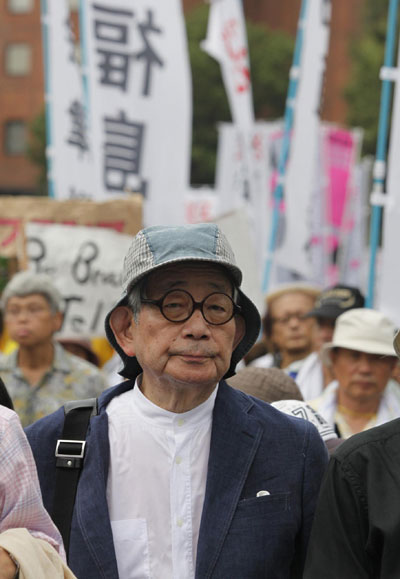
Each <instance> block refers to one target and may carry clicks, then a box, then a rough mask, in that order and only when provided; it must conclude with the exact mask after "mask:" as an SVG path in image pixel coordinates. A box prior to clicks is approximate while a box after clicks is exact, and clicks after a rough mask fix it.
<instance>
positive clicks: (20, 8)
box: [7, 0, 34, 14]
mask: <svg viewBox="0 0 400 579" xmlns="http://www.w3.org/2000/svg"><path fill="white" fill-rule="evenodd" d="M33 4H34V0H8V2H7V5H8V9H9V11H10V12H14V13H15V14H23V13H24V12H31V10H33Z"/></svg>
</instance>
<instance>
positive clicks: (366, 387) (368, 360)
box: [331, 348, 396, 402]
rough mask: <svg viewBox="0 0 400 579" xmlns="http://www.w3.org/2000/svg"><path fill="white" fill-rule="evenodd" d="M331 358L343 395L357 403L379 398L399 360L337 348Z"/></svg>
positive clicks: (342, 396)
mask: <svg viewBox="0 0 400 579" xmlns="http://www.w3.org/2000/svg"><path fill="white" fill-rule="evenodd" d="M331 359H332V370H333V374H334V376H335V378H336V380H337V381H338V382H339V392H340V395H341V398H342V399H343V401H345V400H346V399H348V400H353V401H358V402H368V401H372V400H374V399H376V400H379V398H380V395H381V393H382V392H383V390H384V388H385V386H386V384H387V382H388V380H389V378H390V375H391V372H392V370H393V368H394V365H395V363H396V358H394V357H392V356H382V355H381V354H366V353H365V352H359V351H357V350H350V349H348V348H335V349H334V350H333V351H332V353H331Z"/></svg>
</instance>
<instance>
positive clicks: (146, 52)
mask: <svg viewBox="0 0 400 579" xmlns="http://www.w3.org/2000/svg"><path fill="white" fill-rule="evenodd" d="M138 28H139V32H140V35H141V37H142V40H143V43H144V49H143V50H142V51H141V52H137V53H136V55H135V57H136V59H137V60H144V61H145V64H146V70H145V77H144V83H143V91H142V94H143V95H144V96H148V95H149V94H150V81H151V72H152V66H153V65H155V64H157V65H158V66H159V67H160V68H162V67H163V66H164V63H163V61H162V60H161V58H160V57H159V56H158V55H157V54H156V53H155V51H154V50H153V48H152V46H151V45H150V42H149V40H148V37H147V35H148V34H149V33H150V32H155V33H157V34H161V32H162V30H161V28H157V27H156V26H155V25H154V23H153V11H152V10H148V11H147V21H146V22H144V23H142V24H141V23H139V24H138Z"/></svg>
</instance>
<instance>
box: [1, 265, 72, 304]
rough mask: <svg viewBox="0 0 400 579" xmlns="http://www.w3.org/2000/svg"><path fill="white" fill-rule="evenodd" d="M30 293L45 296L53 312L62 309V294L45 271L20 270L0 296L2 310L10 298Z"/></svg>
mask: <svg viewBox="0 0 400 579" xmlns="http://www.w3.org/2000/svg"><path fill="white" fill-rule="evenodd" d="M32 294H40V295H42V296H43V297H44V298H46V300H47V301H48V303H49V305H50V308H51V311H52V312H53V313H56V312H61V311H62V310H63V305H64V301H63V298H62V295H61V294H60V292H59V291H58V289H57V288H56V287H55V285H54V283H53V281H52V279H51V277H50V276H48V275H47V274H45V273H34V272H32V271H20V272H18V273H16V274H15V275H14V276H13V277H12V278H11V280H10V281H9V282H8V284H7V285H6V287H5V288H4V291H3V294H2V296H1V302H0V303H1V308H2V310H3V311H4V310H5V309H6V306H7V302H8V300H9V299H10V298H13V297H26V296H30V295H32Z"/></svg>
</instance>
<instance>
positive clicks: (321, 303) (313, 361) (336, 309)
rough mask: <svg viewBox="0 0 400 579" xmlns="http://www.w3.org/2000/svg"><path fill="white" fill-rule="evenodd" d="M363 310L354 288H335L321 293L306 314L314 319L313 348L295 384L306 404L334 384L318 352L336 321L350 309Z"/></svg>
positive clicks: (362, 304)
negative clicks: (297, 384)
mask: <svg viewBox="0 0 400 579" xmlns="http://www.w3.org/2000/svg"><path fill="white" fill-rule="evenodd" d="M363 306H364V296H363V295H362V293H361V292H360V290H359V289H358V288H356V287H352V286H348V285H341V284H337V285H334V286H333V287H330V288H327V289H325V290H323V291H322V292H321V293H320V295H319V297H318V298H317V301H316V302H315V306H314V308H313V309H312V310H311V311H310V312H308V314H306V318H314V320H315V322H316V324H315V326H314V348H315V350H316V351H315V352H313V353H312V354H310V355H309V356H308V358H307V359H306V360H305V361H304V364H303V365H302V367H301V370H300V372H299V374H298V375H297V381H298V383H299V385H300V387H301V389H302V391H303V395H304V397H305V398H306V399H307V400H309V399H312V398H316V397H317V396H320V395H321V394H322V392H323V390H324V388H325V387H326V386H327V385H328V384H329V383H330V382H332V380H333V376H332V372H331V368H330V367H329V366H327V365H326V364H323V362H322V360H321V355H320V350H321V348H322V346H323V345H324V344H326V343H328V342H331V341H332V336H333V331H334V329H335V323H336V320H337V318H338V317H339V316H340V315H341V314H343V313H344V312H347V311H348V310H351V309H353V308H362V307H363Z"/></svg>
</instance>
